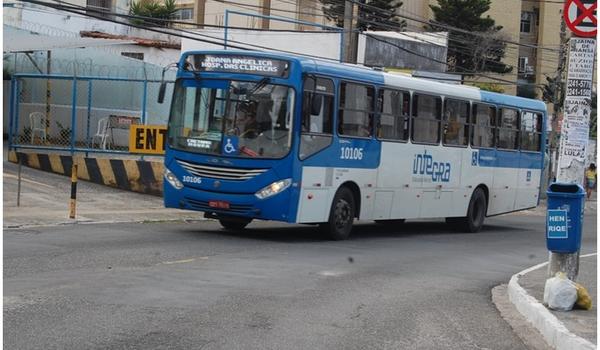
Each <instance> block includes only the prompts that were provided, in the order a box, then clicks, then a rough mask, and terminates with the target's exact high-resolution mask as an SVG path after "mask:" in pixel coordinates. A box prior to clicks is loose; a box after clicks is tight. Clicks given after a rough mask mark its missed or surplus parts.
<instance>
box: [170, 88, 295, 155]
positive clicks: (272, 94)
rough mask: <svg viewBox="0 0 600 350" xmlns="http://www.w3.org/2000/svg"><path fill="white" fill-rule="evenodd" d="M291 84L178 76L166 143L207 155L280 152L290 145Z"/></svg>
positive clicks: (285, 151)
mask: <svg viewBox="0 0 600 350" xmlns="http://www.w3.org/2000/svg"><path fill="white" fill-rule="evenodd" d="M293 105H294V90H293V89H292V88H290V87H287V86H284V85H275V84H271V83H269V79H268V78H264V79H262V80H260V81H258V82H246V81H222V80H221V81H209V82H207V83H205V84H202V86H201V85H200V84H199V83H198V82H196V81H194V80H180V81H178V82H177V84H176V86H175V95H174V97H173V105H172V107H171V117H170V120H169V146H170V147H172V148H175V149H180V150H185V151H190V152H195V153H205V154H213V155H230V156H238V157H250V158H282V157H283V156H285V155H287V154H288V153H289V150H290V147H291V141H292V140H291V135H292V133H291V128H292V119H293V118H292V113H293V112H292V111H293Z"/></svg>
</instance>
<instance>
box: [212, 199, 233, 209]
mask: <svg viewBox="0 0 600 350" xmlns="http://www.w3.org/2000/svg"><path fill="white" fill-rule="evenodd" d="M208 206H209V207H211V208H217V209H229V202H226V201H208Z"/></svg>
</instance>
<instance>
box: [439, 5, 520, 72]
mask: <svg viewBox="0 0 600 350" xmlns="http://www.w3.org/2000/svg"><path fill="white" fill-rule="evenodd" d="M490 3H491V0H438V5H437V6H435V5H429V7H430V8H431V10H432V11H433V16H434V21H431V24H430V25H429V28H430V29H432V30H435V31H448V28H447V27H445V26H444V25H449V26H452V27H456V28H460V29H463V30H465V31H468V32H472V33H473V34H471V33H463V32H458V31H452V30H450V32H449V35H448V68H449V70H450V71H454V72H461V73H466V74H468V73H469V72H473V71H477V72H494V73H501V74H503V73H508V72H510V71H512V67H510V66H507V65H506V64H504V63H502V62H501V61H502V58H503V57H504V54H505V51H506V43H505V42H504V41H503V39H504V38H503V37H502V34H501V33H500V30H501V29H502V26H497V25H496V22H495V21H494V20H493V19H492V18H491V17H490V16H485V17H482V15H483V14H484V13H485V12H487V11H488V10H489V9H490ZM436 24H437V25H436Z"/></svg>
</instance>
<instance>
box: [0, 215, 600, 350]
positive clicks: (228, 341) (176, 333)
mask: <svg viewBox="0 0 600 350" xmlns="http://www.w3.org/2000/svg"><path fill="white" fill-rule="evenodd" d="M487 223H488V225H487V226H486V227H485V228H484V230H483V231H482V232H480V233H477V234H463V233H456V232H453V231H450V230H449V229H448V227H447V226H446V225H445V224H443V223H441V222H436V223H432V222H420V223H411V222H407V223H406V224H404V225H401V226H397V227H395V228H392V229H385V228H382V227H381V226H377V225H374V224H369V225H359V226H357V227H356V228H355V231H354V232H353V235H352V237H351V239H350V240H348V241H341V242H332V241H323V240H321V239H320V237H319V235H318V234H317V232H316V230H315V228H314V227H311V226H293V225H284V224H278V223H253V224H251V225H250V226H249V229H248V230H246V231H245V232H243V233H228V232H225V231H223V230H221V228H220V226H219V225H218V224H217V223H216V222H213V221H207V222H196V223H177V224H174V223H146V224H102V225H95V224H79V225H67V226H55V227H45V228H34V229H31V228H30V229H14V230H10V229H9V230H5V231H4V347H5V348H6V349H461V350H462V349H511V350H513V349H524V348H525V347H524V345H523V343H522V341H521V340H520V339H519V338H518V337H517V336H516V335H515V334H514V333H513V331H512V330H511V328H510V327H509V326H508V324H507V323H506V322H505V321H504V320H503V319H502V318H501V316H500V314H499V313H498V311H497V310H496V309H495V307H494V305H493V304H492V301H491V291H490V290H491V288H492V287H494V286H496V285H498V284H501V283H506V282H507V281H508V280H509V278H510V276H511V275H512V274H514V273H516V272H518V271H520V270H522V269H524V268H527V267H529V266H532V265H535V264H537V263H539V262H543V261H545V260H546V259H547V252H546V249H545V242H544V217H543V216H527V215H507V216H501V217H496V218H490V219H488V220H487ZM585 228H586V235H585V238H584V243H583V249H582V251H583V252H584V253H588V252H593V251H595V249H596V248H595V247H596V215H595V213H593V214H590V215H588V216H587V217H586V223H585Z"/></svg>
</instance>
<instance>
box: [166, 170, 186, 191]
mask: <svg viewBox="0 0 600 350" xmlns="http://www.w3.org/2000/svg"><path fill="white" fill-rule="evenodd" d="M163 175H164V176H165V179H166V180H167V181H168V182H169V183H170V184H171V186H173V187H175V188H176V189H178V190H180V189H182V188H183V184H182V183H181V181H179V180H178V179H177V177H176V176H175V174H173V173H172V172H171V170H169V169H167V167H165V171H164V172H163Z"/></svg>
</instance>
